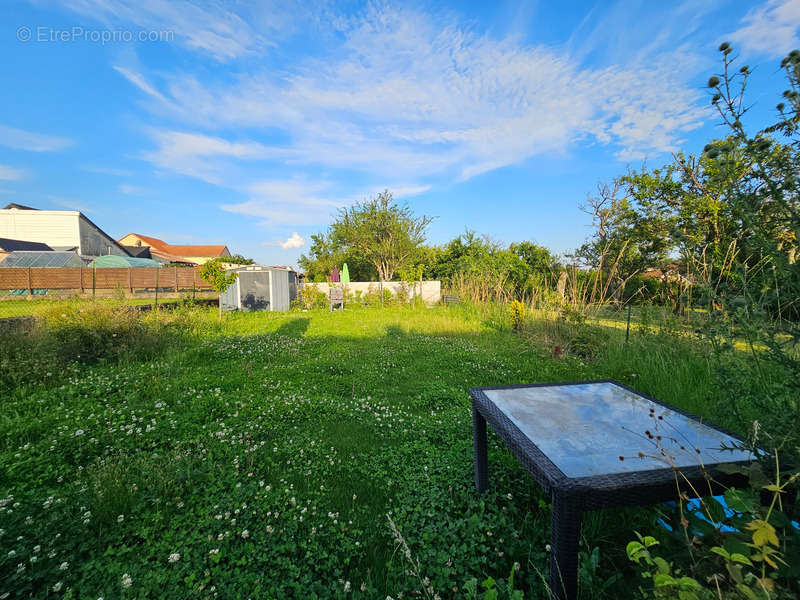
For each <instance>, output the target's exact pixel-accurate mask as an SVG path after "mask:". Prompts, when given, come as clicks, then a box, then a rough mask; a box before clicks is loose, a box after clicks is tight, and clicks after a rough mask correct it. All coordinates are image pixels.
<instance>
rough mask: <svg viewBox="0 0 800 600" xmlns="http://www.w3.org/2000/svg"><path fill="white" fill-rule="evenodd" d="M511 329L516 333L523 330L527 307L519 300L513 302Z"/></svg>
mask: <svg viewBox="0 0 800 600" xmlns="http://www.w3.org/2000/svg"><path fill="white" fill-rule="evenodd" d="M510 312H511V328H512V329H513V330H514V331H519V330H520V329H521V328H522V322H523V320H524V319H525V305H524V304H523V303H522V302H520V301H519V300H512V301H511V309H510Z"/></svg>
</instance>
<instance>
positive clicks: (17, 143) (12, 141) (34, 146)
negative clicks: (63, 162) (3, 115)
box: [0, 124, 72, 152]
mask: <svg viewBox="0 0 800 600" xmlns="http://www.w3.org/2000/svg"><path fill="white" fill-rule="evenodd" d="M71 144H72V141H71V140H69V139H67V138H63V137H57V136H53V135H43V134H41V133H33V132H32V131H25V130H24V129H15V128H14V127H8V126H6V125H1V124H0V146H7V147H8V148H14V149H16V150H28V151H30V152H52V151H54V150H61V149H62V148H66V147H67V146H69V145H71Z"/></svg>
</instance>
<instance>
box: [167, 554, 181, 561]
mask: <svg viewBox="0 0 800 600" xmlns="http://www.w3.org/2000/svg"><path fill="white" fill-rule="evenodd" d="M180 559H181V555H180V554H178V553H177V552H173V553H172V554H170V555H169V559H168V560H169V562H171V563H174V562H178V561H179V560H180Z"/></svg>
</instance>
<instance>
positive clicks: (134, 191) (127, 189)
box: [118, 183, 149, 196]
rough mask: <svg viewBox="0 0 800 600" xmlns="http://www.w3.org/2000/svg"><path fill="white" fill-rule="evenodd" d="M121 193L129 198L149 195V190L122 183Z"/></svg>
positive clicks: (120, 186)
mask: <svg viewBox="0 0 800 600" xmlns="http://www.w3.org/2000/svg"><path fill="white" fill-rule="evenodd" d="M118 189H119V191H120V192H122V193H123V194H126V195H128V196H140V195H142V194H146V193H148V191H149V190H147V189H145V188H143V187H139V186H138V185H130V184H128V183H121V184H120V185H119V187H118Z"/></svg>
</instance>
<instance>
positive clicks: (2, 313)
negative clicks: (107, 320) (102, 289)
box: [0, 294, 205, 319]
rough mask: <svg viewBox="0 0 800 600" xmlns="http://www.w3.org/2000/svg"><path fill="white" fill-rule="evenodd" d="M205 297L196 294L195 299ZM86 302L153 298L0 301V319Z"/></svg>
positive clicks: (164, 300)
mask: <svg viewBox="0 0 800 600" xmlns="http://www.w3.org/2000/svg"><path fill="white" fill-rule="evenodd" d="M201 297H205V296H203V295H201V294H197V298H201ZM88 302H95V303H97V304H100V305H105V306H119V305H120V304H125V305H129V306H139V305H144V304H153V303H154V299H153V298H125V299H124V300H117V299H114V298H96V299H95V300H88V299H82V298H77V297H75V298H71V299H68V300H64V299H56V298H47V297H34V299H32V300H27V299H26V298H17V299H11V300H9V299H6V298H2V299H0V319H3V318H7V317H25V316H41V315H44V314H46V313H48V312H50V311H52V310H54V309H57V308H58V307H60V306H63V305H64V304H65V303H66V304H75V303H78V304H86V303H88ZM174 302H177V299H175V298H159V299H158V303H159V304H167V303H174Z"/></svg>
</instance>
